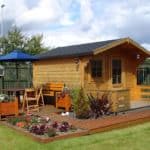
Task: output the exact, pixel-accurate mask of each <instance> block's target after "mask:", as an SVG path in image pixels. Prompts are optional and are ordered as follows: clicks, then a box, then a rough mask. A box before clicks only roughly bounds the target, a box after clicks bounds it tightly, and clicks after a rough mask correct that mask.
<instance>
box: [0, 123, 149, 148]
mask: <svg viewBox="0 0 150 150" xmlns="http://www.w3.org/2000/svg"><path fill="white" fill-rule="evenodd" d="M0 145H1V149H3V150H34V149H35V150H68V149H69V150H91V149H92V150H150V122H148V123H144V124H141V125H136V126H132V127H128V128H124V129H118V130H113V131H109V132H103V133H98V134H93V135H89V136H82V137H78V138H71V139H66V140H60V141H55V142H51V143H47V144H42V143H38V142H36V141H34V140H32V139H30V138H29V137H26V136H24V135H22V134H20V133H18V132H16V131H14V130H12V129H9V128H7V127H4V126H0Z"/></svg>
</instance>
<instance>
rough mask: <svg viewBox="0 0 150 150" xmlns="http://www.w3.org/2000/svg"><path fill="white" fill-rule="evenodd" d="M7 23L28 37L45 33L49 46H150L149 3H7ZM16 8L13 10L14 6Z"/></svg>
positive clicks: (91, 0)
mask: <svg viewBox="0 0 150 150" xmlns="http://www.w3.org/2000/svg"><path fill="white" fill-rule="evenodd" d="M4 3H5V4H6V6H5V8H4V9H3V10H4V12H3V14H4V16H5V19H4V20H5V23H6V24H9V25H7V26H8V27H11V25H13V24H16V25H17V26H19V27H21V28H22V29H23V31H24V32H25V33H27V34H29V35H32V34H41V33H42V34H43V35H44V43H45V44H46V45H48V46H61V45H71V44H77V43H86V42H93V41H100V40H108V39H114V38H122V37H128V36H129V37H131V38H133V39H134V40H135V41H137V42H139V43H140V44H143V45H144V46H146V47H148V45H150V30H149V27H150V1H149V0H142V1H140V0H138V1H137V0H132V1H130V0H126V1H125V0H122V1H120V0H111V3H110V2H109V1H106V0H101V1H97V0H67V2H66V0H32V1H30V0H19V1H18V0H11V1H9V0H5V1H4ZM12 6H13V7H12Z"/></svg>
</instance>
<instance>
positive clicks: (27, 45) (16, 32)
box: [0, 26, 48, 55]
mask: <svg viewBox="0 0 150 150" xmlns="http://www.w3.org/2000/svg"><path fill="white" fill-rule="evenodd" d="M42 40H43V35H34V36H31V37H30V38H29V37H27V36H25V35H24V34H23V33H22V32H21V30H20V29H19V28H17V27H16V26H15V27H13V28H12V30H10V31H8V34H7V35H6V36H3V37H2V38H0V48H1V49H2V53H3V54H7V53H10V52H11V51H13V50H15V49H17V50H21V51H23V52H26V53H28V54H31V55H36V54H39V53H41V52H44V51H47V50H48V48H46V47H44V46H43V44H42Z"/></svg>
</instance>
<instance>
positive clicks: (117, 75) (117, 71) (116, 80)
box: [112, 59, 121, 84]
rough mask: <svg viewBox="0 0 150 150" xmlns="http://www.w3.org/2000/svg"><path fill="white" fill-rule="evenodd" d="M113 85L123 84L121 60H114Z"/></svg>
mask: <svg viewBox="0 0 150 150" xmlns="http://www.w3.org/2000/svg"><path fill="white" fill-rule="evenodd" d="M112 83H113V84H120V83H121V60H118V59H114V60H112Z"/></svg>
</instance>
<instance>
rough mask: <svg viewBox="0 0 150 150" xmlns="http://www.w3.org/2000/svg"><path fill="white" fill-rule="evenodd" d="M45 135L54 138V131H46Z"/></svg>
mask: <svg viewBox="0 0 150 150" xmlns="http://www.w3.org/2000/svg"><path fill="white" fill-rule="evenodd" d="M47 135H48V137H54V136H56V130H55V129H53V128H52V129H48V131H47Z"/></svg>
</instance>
